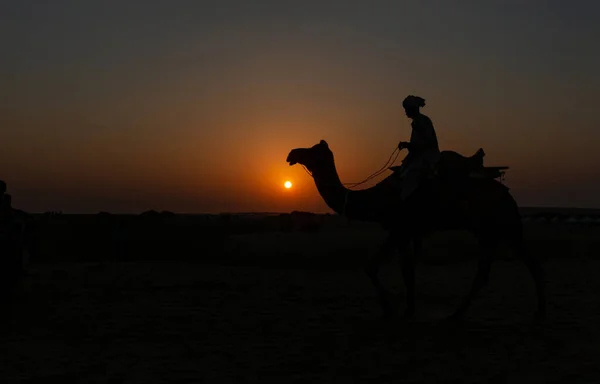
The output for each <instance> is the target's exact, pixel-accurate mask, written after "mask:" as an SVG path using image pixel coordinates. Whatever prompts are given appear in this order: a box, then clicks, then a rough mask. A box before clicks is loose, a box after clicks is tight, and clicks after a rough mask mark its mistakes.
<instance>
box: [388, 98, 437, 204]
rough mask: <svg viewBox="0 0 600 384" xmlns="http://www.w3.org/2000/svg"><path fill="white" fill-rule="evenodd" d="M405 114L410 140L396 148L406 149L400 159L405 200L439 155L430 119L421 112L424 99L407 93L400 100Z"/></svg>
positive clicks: (402, 193)
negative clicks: (409, 125) (403, 156)
mask: <svg viewBox="0 0 600 384" xmlns="http://www.w3.org/2000/svg"><path fill="white" fill-rule="evenodd" d="M402 106H403V107H404V112H405V113H406V116H407V117H408V118H410V119H411V120H412V123H411V127H412V132H411V135H410V141H408V142H406V141H401V142H400V144H398V149H399V150H403V149H408V155H406V157H405V158H404V160H403V161H402V171H401V173H400V176H401V177H402V179H403V183H402V191H401V193H400V196H401V198H402V200H406V199H407V198H408V197H409V196H410V195H411V194H412V193H413V192H414V191H415V189H417V187H418V186H419V182H420V180H421V178H422V177H423V176H424V175H425V174H426V172H427V171H428V170H431V169H432V167H433V166H434V164H435V163H436V162H437V161H438V159H439V156H440V148H439V145H438V140H437V135H436V133H435V128H434V127H433V123H432V122H431V119H430V118H429V117H427V116H426V115H424V114H422V113H421V108H422V107H424V106H425V99H423V98H422V97H419V96H414V95H409V96H407V97H406V98H405V99H404V101H403V102H402Z"/></svg>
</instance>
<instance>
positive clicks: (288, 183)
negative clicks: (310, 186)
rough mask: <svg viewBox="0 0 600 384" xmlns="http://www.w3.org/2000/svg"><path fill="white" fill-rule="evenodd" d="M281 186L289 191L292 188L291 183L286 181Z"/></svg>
mask: <svg viewBox="0 0 600 384" xmlns="http://www.w3.org/2000/svg"><path fill="white" fill-rule="evenodd" d="M283 186H284V187H285V188H287V189H290V188H292V182H291V181H289V180H288V181H286V182H285V183H283Z"/></svg>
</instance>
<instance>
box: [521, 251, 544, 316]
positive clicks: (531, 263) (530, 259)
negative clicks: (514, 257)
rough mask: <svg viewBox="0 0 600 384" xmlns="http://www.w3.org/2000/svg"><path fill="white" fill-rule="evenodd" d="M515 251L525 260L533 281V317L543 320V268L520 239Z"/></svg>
mask: <svg viewBox="0 0 600 384" xmlns="http://www.w3.org/2000/svg"><path fill="white" fill-rule="evenodd" d="M515 251H516V252H517V254H518V255H519V257H521V259H522V260H523V261H524V262H525V265H526V266H527V268H528V269H529V273H530V274H531V277H532V278H533V281H534V283H535V290H536V294H537V304H538V305H537V311H536V313H535V318H536V320H543V319H544V317H545V316H546V289H545V286H544V269H543V268H542V264H541V263H540V261H539V260H538V259H537V257H535V256H534V255H532V254H531V253H530V252H529V251H528V250H527V247H526V246H525V244H524V242H523V241H522V240H520V241H519V242H518V243H517V244H516V245H515Z"/></svg>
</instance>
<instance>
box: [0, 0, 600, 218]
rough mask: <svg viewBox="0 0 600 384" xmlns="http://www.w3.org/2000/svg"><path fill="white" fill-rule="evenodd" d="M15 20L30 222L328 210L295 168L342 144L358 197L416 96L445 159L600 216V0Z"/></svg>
mask: <svg viewBox="0 0 600 384" xmlns="http://www.w3.org/2000/svg"><path fill="white" fill-rule="evenodd" d="M0 9H1V10H0V43H1V44H2V45H1V46H2V56H1V57H2V59H1V60H0V84H1V86H0V145H1V150H0V178H1V179H4V180H6V181H7V182H8V184H9V190H10V192H11V194H12V195H13V201H14V205H15V206H16V207H18V208H21V209H25V210H31V211H34V212H36V211H46V210H63V211H64V212H98V211H110V212H140V211H143V210H146V209H157V210H163V209H164V210H172V211H176V212H220V211H290V210H310V211H321V212H322V211H327V208H326V207H325V205H324V203H323V202H322V201H321V198H320V197H319V196H318V194H317V192H316V188H315V187H314V184H313V182H312V180H311V179H310V177H309V176H308V175H306V174H305V173H304V170H303V169H302V168H300V167H299V166H296V167H289V166H288V165H287V163H285V158H286V156H287V154H288V152H289V151H290V150H291V149H292V148H297V147H308V146H312V145H313V144H316V143H317V142H318V141H319V140H320V139H325V140H327V141H328V142H329V144H330V147H331V149H332V150H333V151H334V153H335V156H336V163H337V166H338V171H339V173H340V176H341V178H342V181H344V182H355V181H360V180H362V179H363V178H365V177H366V176H368V175H369V174H370V173H372V172H373V171H375V170H377V169H378V168H380V167H381V166H382V165H383V164H384V163H385V161H386V159H387V158H388V156H389V153H391V151H392V150H393V149H394V147H395V146H396V144H397V143H398V142H399V141H400V140H407V139H408V137H409V134H410V120H408V119H407V118H406V117H405V116H404V115H403V110H402V108H401V102H402V99H403V98H404V97H405V96H406V95H407V94H417V95H419V96H422V97H424V98H425V99H426V100H427V106H426V107H425V108H424V110H423V112H424V113H426V114H428V115H429V116H430V117H431V119H432V120H433V122H434V125H435V127H436V130H437V134H438V138H439V141H440V146H441V147H442V149H453V150H456V151H459V152H461V153H464V154H467V155H470V154H472V153H474V152H475V151H476V150H477V149H478V148H479V147H483V148H484V149H485V150H486V152H487V157H486V162H487V164H488V165H508V166H510V167H511V168H512V169H511V170H510V171H509V173H508V174H507V179H506V182H507V184H508V185H509V186H510V187H511V189H512V191H513V194H514V195H515V197H516V198H517V201H518V202H519V204H521V205H537V206H544V205H548V206H577V207H600V177H599V176H598V175H600V130H599V128H600V118H599V117H598V114H597V112H596V107H597V106H598V101H600V98H599V97H598V92H599V90H600V73H599V72H598V71H599V69H598V68H600V49H599V48H598V41H600V23H598V20H599V19H600V2H598V1H594V0H589V1H583V0H572V1H570V2H567V1H562V0H561V1H559V0H553V1H541V0H540V1H534V0H529V1H527V0H519V1H516V0H506V1H491V0H488V1H475V0H473V1H462V0H460V1H459V0H453V1H449V0H438V1H430V0H419V1H414V0H413V1H401V0H393V1H392V0H389V1H383V0H382V1H374V0H371V1H360V2H358V1H325V0H320V1H284V0H279V1H260V0H253V1H248V0H218V1H208V0H202V1H197V0H195V1H192V0H171V1H158V0H144V1H141V0H128V1H113V0H71V1H67V0H53V1H47V0H43V1H42V0H39V1H33V0H12V1H6V0H5V1H1V2H0ZM599 112H600V111H599ZM286 179H289V180H292V182H294V188H292V190H290V191H285V190H284V189H283V188H282V185H283V182H284V181H285V180H286ZM380 179H381V178H380Z"/></svg>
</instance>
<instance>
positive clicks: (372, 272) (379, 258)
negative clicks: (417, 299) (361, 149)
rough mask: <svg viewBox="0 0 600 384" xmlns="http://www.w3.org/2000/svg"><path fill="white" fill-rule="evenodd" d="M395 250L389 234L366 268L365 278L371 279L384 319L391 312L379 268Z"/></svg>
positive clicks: (392, 239)
mask: <svg viewBox="0 0 600 384" xmlns="http://www.w3.org/2000/svg"><path fill="white" fill-rule="evenodd" d="M395 248H396V242H395V241H394V238H393V236H392V235H391V234H390V235H388V237H387V238H386V239H385V241H384V243H383V245H382V246H381V248H380V249H379V250H378V251H377V252H376V253H375V254H374V255H373V256H372V258H371V260H370V261H369V263H368V265H367V267H366V273H367V276H369V279H371V282H372V283H373V285H374V286H375V290H376V292H377V296H378V297H379V302H380V304H381V308H382V309H383V314H384V316H385V317H389V316H391V315H392V314H393V310H392V305H391V303H390V295H389V292H388V291H387V289H385V287H384V286H383V284H381V280H380V279H379V268H380V267H381V265H382V264H383V263H384V262H385V261H387V260H388V259H389V258H390V257H391V256H392V254H393V252H394V250H395Z"/></svg>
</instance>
